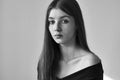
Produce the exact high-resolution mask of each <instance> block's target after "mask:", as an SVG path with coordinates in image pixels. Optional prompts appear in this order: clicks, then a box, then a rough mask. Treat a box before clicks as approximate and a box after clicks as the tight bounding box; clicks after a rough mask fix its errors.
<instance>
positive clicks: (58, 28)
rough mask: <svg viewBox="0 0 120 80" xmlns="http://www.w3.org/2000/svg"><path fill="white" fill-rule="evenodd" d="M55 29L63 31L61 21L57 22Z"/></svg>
mask: <svg viewBox="0 0 120 80" xmlns="http://www.w3.org/2000/svg"><path fill="white" fill-rule="evenodd" d="M54 30H55V31H58V32H60V31H62V29H61V24H60V23H59V22H57V23H56V24H55V25H54Z"/></svg>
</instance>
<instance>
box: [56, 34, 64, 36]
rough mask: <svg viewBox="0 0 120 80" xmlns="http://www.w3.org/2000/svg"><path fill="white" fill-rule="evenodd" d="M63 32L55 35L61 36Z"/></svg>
mask: <svg viewBox="0 0 120 80" xmlns="http://www.w3.org/2000/svg"><path fill="white" fill-rule="evenodd" d="M61 35H62V34H55V35H54V36H61Z"/></svg>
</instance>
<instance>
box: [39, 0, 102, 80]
mask: <svg viewBox="0 0 120 80" xmlns="http://www.w3.org/2000/svg"><path fill="white" fill-rule="evenodd" d="M38 80H103V68H102V64H101V60H100V58H99V57H98V56H96V55H95V54H94V53H93V52H92V51H91V50H90V49H89V47H88V45H87V40H86V34H85V27H84V21H83V17H82V13H81V9H80V7H79V5H78V3H77V1H75V0H53V1H52V3H51V4H50V5H49V7H48V10H47V15H46V25H45V36H44V46H43V51H42V53H41V57H40V60H39V62H38Z"/></svg>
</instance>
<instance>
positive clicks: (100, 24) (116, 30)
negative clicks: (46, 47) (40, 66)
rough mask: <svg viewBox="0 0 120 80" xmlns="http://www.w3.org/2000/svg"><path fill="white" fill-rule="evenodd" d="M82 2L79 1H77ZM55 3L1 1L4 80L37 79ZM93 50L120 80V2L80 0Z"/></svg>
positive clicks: (0, 50) (0, 55) (43, 0)
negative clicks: (48, 12)
mask: <svg viewBox="0 0 120 80" xmlns="http://www.w3.org/2000/svg"><path fill="white" fill-rule="evenodd" d="M77 1H78V0H77ZM50 2H51V0H0V80H37V71H36V70H37V69H36V68H37V62H38V59H39V55H40V52H41V48H42V44H43V36H44V25H45V24H44V22H45V14H46V9H47V7H48V5H49V3H50ZM78 2H79V4H80V6H81V9H82V12H83V17H84V22H85V28H86V33H87V40H88V44H89V46H90V49H91V50H92V51H93V52H94V53H96V54H97V55H98V56H99V57H100V58H101V60H102V63H103V68H104V72H105V74H106V75H107V76H108V77H111V78H112V79H114V80H119V78H120V69H119V68H120V62H119V58H120V42H119V41H120V36H119V34H120V0H79V1H78Z"/></svg>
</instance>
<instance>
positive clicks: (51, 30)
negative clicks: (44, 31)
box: [48, 26, 53, 34]
mask: <svg viewBox="0 0 120 80" xmlns="http://www.w3.org/2000/svg"><path fill="white" fill-rule="evenodd" d="M48 29H49V32H50V34H52V32H53V29H52V27H51V26H49V28H48Z"/></svg>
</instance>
